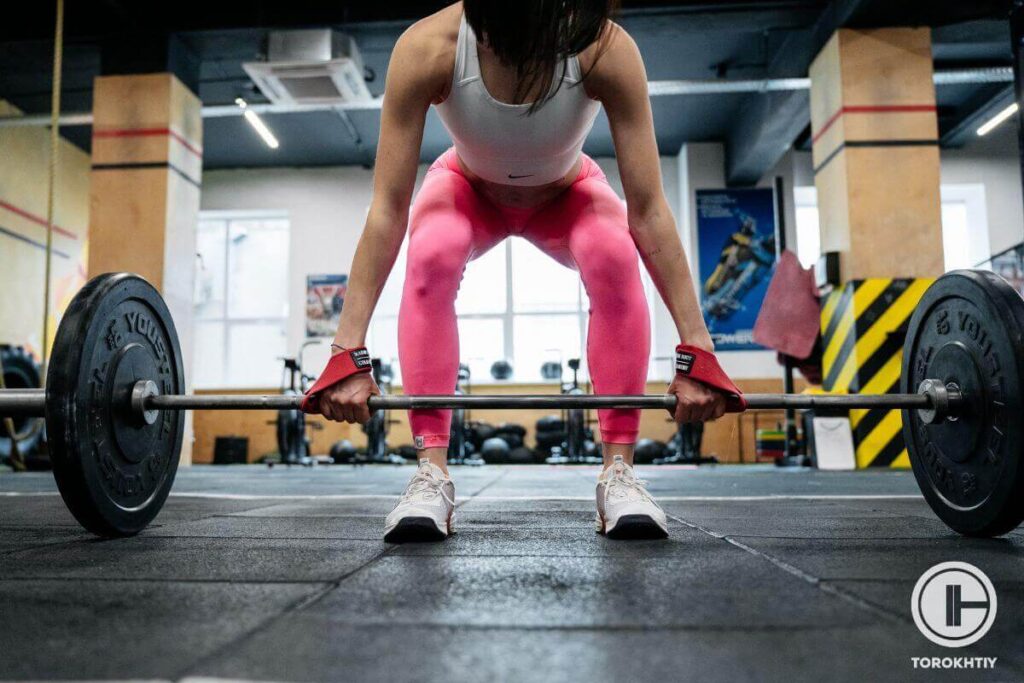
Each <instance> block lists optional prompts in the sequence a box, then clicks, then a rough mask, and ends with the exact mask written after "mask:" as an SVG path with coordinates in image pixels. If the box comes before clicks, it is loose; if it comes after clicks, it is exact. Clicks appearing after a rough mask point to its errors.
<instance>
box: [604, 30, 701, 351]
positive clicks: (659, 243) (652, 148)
mask: <svg viewBox="0 0 1024 683" xmlns="http://www.w3.org/2000/svg"><path fill="white" fill-rule="evenodd" d="M602 43H603V44H602V45H599V46H595V47H596V49H598V50H601V49H603V53H602V54H601V55H600V57H599V58H598V59H597V62H596V63H595V65H594V67H593V69H592V71H591V73H590V75H589V76H588V77H587V80H586V81H585V84H586V89H587V92H588V93H589V94H590V95H591V96H592V97H594V98H596V99H598V100H600V101H601V103H602V104H603V105H604V109H605V112H606V113H607V114H608V122H609V123H610V124H611V131H612V140H613V142H614V144H615V154H616V157H617V159H618V164H619V173H620V175H621V177H622V188H623V191H624V192H625V195H626V210H627V212H628V215H629V229H630V232H631V233H632V235H633V241H634V242H636V245H637V249H638V250H639V251H640V256H641V258H642V259H643V261H644V264H645V265H646V266H647V270H648V272H649V273H650V274H651V279H652V280H653V281H654V285H655V287H657V288H658V293H659V294H660V295H661V298H662V299H663V300H664V301H665V305H666V306H667V307H668V310H669V313H670V314H671V315H672V320H673V321H674V322H675V325H676V329H677V330H678V332H679V339H680V341H682V342H683V343H686V344H691V345H693V346H696V347H698V348H702V349H706V350H708V351H712V350H714V344H713V343H712V341H711V335H710V334H709V333H708V330H707V326H706V325H705V324H704V318H703V316H702V315H701V310H700V303H699V302H698V300H697V294H696V288H695V287H694V282H693V276H692V274H691V273H690V265H689V263H688V262H687V259H686V252H685V251H684V250H683V244H682V242H681V241H680V240H679V233H678V232H677V231H676V224H675V219H674V218H673V217H672V211H671V210H670V209H669V206H668V201H667V200H666V199H665V192H664V190H663V188H662V182H661V166H660V161H659V158H658V145H657V142H656V140H655V137H654V120H653V118H652V116H651V102H650V99H649V98H648V95H647V72H646V70H645V69H644V64H643V60H642V59H641V57H640V51H639V50H638V49H637V46H636V43H635V42H633V39H632V38H631V37H630V36H629V34H627V33H626V32H625V31H624V30H623V29H622V28H621V27H619V26H617V25H615V24H611V25H610V26H609V30H608V31H607V34H606V36H605V37H604V38H603V40H602Z"/></svg>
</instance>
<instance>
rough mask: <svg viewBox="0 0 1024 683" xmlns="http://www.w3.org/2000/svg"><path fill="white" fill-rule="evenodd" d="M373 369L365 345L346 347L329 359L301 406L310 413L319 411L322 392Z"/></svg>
mask: <svg viewBox="0 0 1024 683" xmlns="http://www.w3.org/2000/svg"><path fill="white" fill-rule="evenodd" d="M371 370H373V365H372V363H370V352H369V351H367V350H366V347H365V346H358V347H356V348H354V349H345V350H344V351H342V352H341V353H337V354H335V355H333V356H331V359H330V360H329V361H327V367H326V368H324V371H323V372H321V373H320V378H319V379H317V381H316V383H315V384H314V385H313V386H312V387H311V388H310V390H309V391H307V392H306V397H305V398H303V399H302V405H301V406H300V407H301V408H302V412H304V413H310V414H317V413H319V412H320V394H321V393H322V392H323V391H324V390H325V389H329V388H331V387H333V386H334V385H335V384H337V383H338V382H340V381H341V380H343V379H345V378H346V377H351V376H352V375H358V374H360V373H364V372H370V371H371Z"/></svg>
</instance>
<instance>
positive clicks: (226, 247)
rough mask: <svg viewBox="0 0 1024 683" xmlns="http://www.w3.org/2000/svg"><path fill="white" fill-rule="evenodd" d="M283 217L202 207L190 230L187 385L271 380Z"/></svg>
mask: <svg viewBox="0 0 1024 683" xmlns="http://www.w3.org/2000/svg"><path fill="white" fill-rule="evenodd" d="M288 233H289V225H288V218H287V216H285V215H283V214H271V213H252V212H245V213H227V212H219V211H211V212H203V213H201V214H200V217H199V226H198V230H197V234H196V252H197V253H196V282H195V287H196V289H195V297H194V303H193V305H194V310H195V348H194V368H195V371H194V382H193V383H194V385H195V386H196V387H197V388H214V387H239V388H244V387H270V386H276V385H277V384H278V382H279V381H280V377H281V361H280V360H279V358H280V357H281V356H284V355H285V349H286V337H287V327H288Z"/></svg>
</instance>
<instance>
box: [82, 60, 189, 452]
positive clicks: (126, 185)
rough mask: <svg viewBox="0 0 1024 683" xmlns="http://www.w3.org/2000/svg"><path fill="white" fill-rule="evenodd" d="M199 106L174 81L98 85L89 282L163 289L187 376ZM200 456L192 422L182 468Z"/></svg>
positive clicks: (158, 78)
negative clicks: (124, 275) (114, 279)
mask: <svg viewBox="0 0 1024 683" xmlns="http://www.w3.org/2000/svg"><path fill="white" fill-rule="evenodd" d="M200 107H201V103H200V101H199V98H198V97H196V96H195V94H193V93H192V91H190V90H189V89H188V88H186V87H185V86H184V85H183V84H182V83H181V81H180V80H178V78H177V77H176V76H174V75H173V74H170V73H156V74H141V75H125V76H101V77H99V78H97V79H96V82H95V90H94V95H93V138H92V182H91V193H90V211H89V240H90V249H89V275H90V277H91V276H94V275H98V274H100V273H106V272H110V271H124V270H127V271H132V272H135V273H138V274H140V275H142V276H143V277H145V278H146V279H147V280H149V281H150V282H151V283H153V284H154V285H155V286H156V287H157V288H158V289H159V290H160V291H161V293H162V294H163V296H164V299H166V301H167V305H168V307H169V308H170V311H171V314H172V315H173V317H174V323H175V326H176V327H177V330H178V335H179V337H180V339H181V349H182V354H183V356H184V357H183V362H184V366H185V368H186V374H188V372H187V371H188V370H190V369H191V367H192V363H191V358H192V354H191V350H192V298H193V278H194V271H195V259H196V246H195V241H196V237H195V234H196V221H197V219H198V215H199V187H200V179H201V173H202V118H201V112H200ZM189 418H191V414H189ZM191 457H192V429H191V419H189V420H188V421H187V422H186V438H185V446H184V448H183V449H182V462H183V463H185V464H187V463H189V462H191Z"/></svg>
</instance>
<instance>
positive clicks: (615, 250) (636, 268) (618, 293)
mask: <svg viewBox="0 0 1024 683" xmlns="http://www.w3.org/2000/svg"><path fill="white" fill-rule="evenodd" d="M587 252H588V253H587V254H586V256H585V257H584V258H585V264H584V263H583V262H580V263H579V265H580V270H581V272H582V275H583V280H584V284H585V285H586V288H587V294H588V296H589V297H590V299H591V301H592V302H593V303H594V304H595V305H598V306H600V305H603V304H609V305H612V306H615V307H626V306H632V305H640V304H644V305H645V304H646V297H645V295H644V287H643V282H642V281H641V279H640V263H639V258H638V256H637V252H636V247H635V246H634V245H633V242H632V240H628V239H627V240H625V241H623V240H608V241H604V240H595V241H594V243H593V244H591V245H589V246H588V248H587ZM577 261H578V262H579V258H577Z"/></svg>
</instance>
